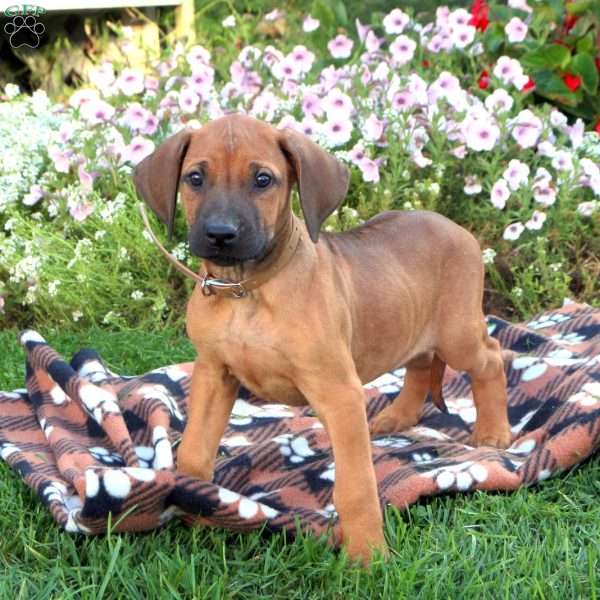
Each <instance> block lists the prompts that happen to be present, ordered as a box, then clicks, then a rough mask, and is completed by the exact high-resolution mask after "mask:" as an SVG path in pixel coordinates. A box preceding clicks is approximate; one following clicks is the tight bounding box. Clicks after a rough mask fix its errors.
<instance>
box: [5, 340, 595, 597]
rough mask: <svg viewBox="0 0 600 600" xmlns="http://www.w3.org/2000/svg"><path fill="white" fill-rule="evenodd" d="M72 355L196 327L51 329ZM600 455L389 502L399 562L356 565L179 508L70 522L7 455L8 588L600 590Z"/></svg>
mask: <svg viewBox="0 0 600 600" xmlns="http://www.w3.org/2000/svg"><path fill="white" fill-rule="evenodd" d="M44 334H45V335H46V337H47V340H48V342H49V343H50V344H51V345H52V346H53V347H55V348H56V349H58V350H59V351H60V352H61V353H62V354H63V355H64V356H65V357H70V355H71V354H72V353H73V352H74V351H76V350H78V349H79V348H82V347H85V346H93V347H94V348H96V349H97V350H98V351H99V352H100V354H101V356H102V357H103V358H104V359H105V360H106V361H107V362H108V364H109V366H110V368H111V369H113V370H115V371H116V372H118V373H123V374H134V373H141V372H143V371H145V370H149V369H151V368H154V367H157V366H160V365H164V364H169V363H174V362H178V361H185V360H189V359H191V358H192V357H193V351H192V348H191V346H190V345H189V343H188V342H187V340H186V338H185V336H184V335H183V332H181V331H177V330H174V329H168V330H165V331H163V332H161V333H147V332H143V331H140V330H129V331H127V330H123V331H120V332H118V333H110V332H106V331H103V330H100V329H90V330H88V331H86V332H85V333H82V332H73V331H60V332H52V331H45V332H44ZM16 337H17V331H16V330H6V331H3V332H1V333H0V344H1V345H2V347H3V348H4V349H5V352H4V353H3V354H2V356H0V374H1V376H0V389H13V388H15V387H21V386H22V383H23V378H24V366H23V354H22V351H21V350H20V348H19V346H18V344H17V342H16ZM599 481H600V460H598V458H593V459H592V460H590V461H588V462H587V463H586V464H584V465H583V466H581V467H580V468H578V469H576V470H575V471H573V472H569V473H565V474H563V475H562V476H559V477H557V478H555V479H552V480H549V481H546V482H543V483H541V484H539V485H537V486H536V487H535V488H531V489H520V490H519V491H517V492H516V493H513V494H488V493H482V492H476V493H473V494H468V495H448V496H440V497H437V498H433V499H431V500H428V501H426V502H422V503H419V504H417V505H413V506H411V507H410V508H409V509H408V510H406V511H402V512H399V511H397V510H395V509H388V510H387V513H386V537H387V540H388V543H389V544H390V547H391V550H392V556H391V558H390V560H389V562H388V563H387V564H381V563H376V564H374V565H373V567H372V568H371V570H368V571H364V570H360V569H355V568H349V567H348V564H347V562H346V561H345V558H344V557H343V556H342V555H340V554H339V553H338V552H335V551H333V550H331V549H329V548H328V547H327V546H326V545H325V544H324V543H323V542H322V541H320V540H316V539H315V538H314V537H312V536H304V535H299V536H297V537H296V538H295V539H293V540H292V539H289V537H288V538H286V537H285V536H284V535H282V534H274V535H270V534H268V533H262V534H261V533H244V534H236V533H231V532H225V531H221V530H215V529H203V528H195V529H189V528H187V527H185V526H184V525H182V524H181V523H177V522H171V523H170V524H169V525H168V526H166V527H165V528H163V529H162V530H160V531H155V532H153V533H149V534H135V535H133V534H110V535H107V536H102V537H83V536H74V535H72V534H67V533H63V532H62V531H60V530H59V529H58V528H57V527H56V526H55V525H54V523H53V521H52V519H51V518H50V516H49V513H48V512H47V510H46V508H45V507H44V506H43V505H42V503H41V502H40V501H39V500H38V499H37V498H36V497H35V496H34V495H33V494H32V493H31V492H30V491H29V489H28V488H27V487H26V486H25V485H23V484H22V483H21V481H20V480H19V479H18V478H17V477H16V476H15V475H14V474H13V473H12V472H11V470H10V469H9V468H8V467H7V466H6V465H5V464H4V463H0V503H1V505H2V506H3V507H4V510H3V511H2V512H1V513H0V528H1V531H2V536H1V537H0V564H1V565H2V576H1V577H0V598H11V599H15V600H16V599H20V598H23V599H27V600H33V599H37V598H40V599H42V598H43V599H46V598H52V599H57V598H60V599H61V600H62V599H67V598H78V599H85V598H93V599H95V600H100V599H101V598H111V599H112V598H115V599H117V598H127V599H132V598H140V599H144V600H146V599H150V598H243V599H258V598H282V599H292V598H302V599H312V598H340V599H341V598H344V599H345V598H511V599H512V598H574V597H579V598H596V597H597V587H598V585H599V583H598V576H597V563H598V558H599V554H600V552H599V550H598V544H597V540H598V539H599V538H600V505H599V504H598V501H597V498H598V491H599V487H600V483H599Z"/></svg>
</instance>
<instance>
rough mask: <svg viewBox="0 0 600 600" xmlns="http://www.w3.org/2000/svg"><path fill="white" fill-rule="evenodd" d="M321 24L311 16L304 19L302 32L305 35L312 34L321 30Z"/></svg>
mask: <svg viewBox="0 0 600 600" xmlns="http://www.w3.org/2000/svg"><path fill="white" fill-rule="evenodd" d="M320 25H321V22H320V21H319V19H315V18H313V17H312V16H311V15H308V16H306V17H304V21H302V30H303V31H304V32H305V33H311V32H313V31H316V30H317V29H319V26H320Z"/></svg>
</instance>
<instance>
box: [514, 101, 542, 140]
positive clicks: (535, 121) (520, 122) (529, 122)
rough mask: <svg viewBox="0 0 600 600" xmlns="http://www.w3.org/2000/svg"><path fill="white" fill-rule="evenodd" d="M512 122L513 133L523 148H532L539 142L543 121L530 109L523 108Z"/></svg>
mask: <svg viewBox="0 0 600 600" xmlns="http://www.w3.org/2000/svg"><path fill="white" fill-rule="evenodd" d="M511 124H512V127H513V128H512V131H511V135H512V137H513V139H514V140H515V141H516V142H517V144H519V146H521V148H532V147H533V146H535V145H536V144H537V142H538V140H539V138H540V135H541V133H542V130H543V123H542V121H541V120H540V119H539V118H538V117H536V116H535V115H534V114H533V113H532V112H531V111H530V110H529V109H525V110H522V111H521V112H520V113H519V114H518V115H517V117H516V118H515V119H513V121H512V123H511Z"/></svg>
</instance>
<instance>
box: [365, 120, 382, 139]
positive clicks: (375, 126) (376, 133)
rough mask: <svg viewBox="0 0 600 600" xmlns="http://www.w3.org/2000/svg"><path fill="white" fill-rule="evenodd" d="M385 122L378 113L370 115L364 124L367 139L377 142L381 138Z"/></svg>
mask: <svg viewBox="0 0 600 600" xmlns="http://www.w3.org/2000/svg"><path fill="white" fill-rule="evenodd" d="M384 128H385V123H384V122H383V121H380V120H379V119H378V118H377V116H376V115H374V114H372V115H370V116H369V117H368V118H367V120H366V121H365V124H364V126H363V134H364V136H365V139H367V140H370V141H373V142H376V141H377V140H379V139H381V136H382V135H383V130H384Z"/></svg>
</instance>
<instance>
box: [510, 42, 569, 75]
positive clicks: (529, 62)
mask: <svg viewBox="0 0 600 600" xmlns="http://www.w3.org/2000/svg"><path fill="white" fill-rule="evenodd" d="M570 61H571V52H570V50H569V49H568V48H566V47H565V46H562V45H560V44H544V45H543V46H541V47H540V48H537V49H536V50H530V51H529V52H526V53H525V54H524V55H523V56H522V57H521V64H522V65H523V66H524V67H526V68H528V69H565V68H566V67H567V65H568V64H569V62H570Z"/></svg>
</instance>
